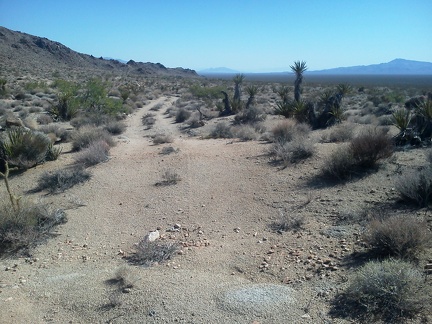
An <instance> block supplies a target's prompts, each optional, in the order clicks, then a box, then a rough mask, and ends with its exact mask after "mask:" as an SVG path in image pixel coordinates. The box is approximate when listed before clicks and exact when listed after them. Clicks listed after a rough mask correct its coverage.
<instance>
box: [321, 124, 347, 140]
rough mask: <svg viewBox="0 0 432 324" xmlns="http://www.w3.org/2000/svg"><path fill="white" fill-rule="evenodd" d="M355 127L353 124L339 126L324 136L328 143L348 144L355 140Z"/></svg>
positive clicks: (333, 127)
mask: <svg viewBox="0 0 432 324" xmlns="http://www.w3.org/2000/svg"><path fill="white" fill-rule="evenodd" d="M353 135H354V126H353V125H352V124H339V125H335V126H332V127H331V128H329V129H328V130H327V131H326V132H325V133H324V134H323V136H322V141H323V142H326V143H339V142H347V141H349V140H351V139H352V138H353Z"/></svg>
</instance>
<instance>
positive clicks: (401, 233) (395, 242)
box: [364, 216, 432, 260]
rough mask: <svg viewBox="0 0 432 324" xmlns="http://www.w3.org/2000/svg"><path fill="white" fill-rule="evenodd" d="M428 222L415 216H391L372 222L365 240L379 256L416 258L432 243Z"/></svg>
mask: <svg viewBox="0 0 432 324" xmlns="http://www.w3.org/2000/svg"><path fill="white" fill-rule="evenodd" d="M431 239H432V237H431V234H430V232H429V230H428V227H427V223H426V222H425V221H423V220H419V219H418V218H417V217H413V216H390V217H388V218H385V219H374V220H372V221H371V222H370V224H369V226H368V229H367V232H366V233H365V235H364V240H365V241H366V243H367V244H368V245H369V247H370V250H371V252H373V254H374V255H376V256H379V257H384V258H387V257H396V258H400V259H406V260H415V259H416V258H417V257H418V256H419V254H420V253H422V252H423V251H424V250H425V249H426V248H427V247H429V246H430V245H431V243H432V241H431Z"/></svg>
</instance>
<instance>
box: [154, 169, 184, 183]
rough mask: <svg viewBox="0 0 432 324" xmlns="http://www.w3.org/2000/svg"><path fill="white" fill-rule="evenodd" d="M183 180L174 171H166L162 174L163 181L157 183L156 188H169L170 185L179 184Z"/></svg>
mask: <svg viewBox="0 0 432 324" xmlns="http://www.w3.org/2000/svg"><path fill="white" fill-rule="evenodd" d="M180 180H181V178H180V176H179V175H178V173H177V172H175V171H173V170H165V171H164V172H163V173H162V181H160V182H157V183H156V186H169V185H175V184H177V182H179V181H180Z"/></svg>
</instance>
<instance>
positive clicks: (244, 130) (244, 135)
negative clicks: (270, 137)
mask: <svg viewBox="0 0 432 324" xmlns="http://www.w3.org/2000/svg"><path fill="white" fill-rule="evenodd" d="M232 132H233V136H234V137H236V138H239V139H240V140H242V141H254V140H256V139H258V138H259V134H258V132H257V130H256V128H255V127H253V126H251V125H240V126H236V127H233V129H232Z"/></svg>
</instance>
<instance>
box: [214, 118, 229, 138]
mask: <svg viewBox="0 0 432 324" xmlns="http://www.w3.org/2000/svg"><path fill="white" fill-rule="evenodd" d="M209 137H211V138H232V137H233V132H232V127H231V126H230V125H228V123H227V122H224V121H221V122H219V123H217V124H216V125H215V127H214V128H213V129H212V130H211V132H210V135H209Z"/></svg>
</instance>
